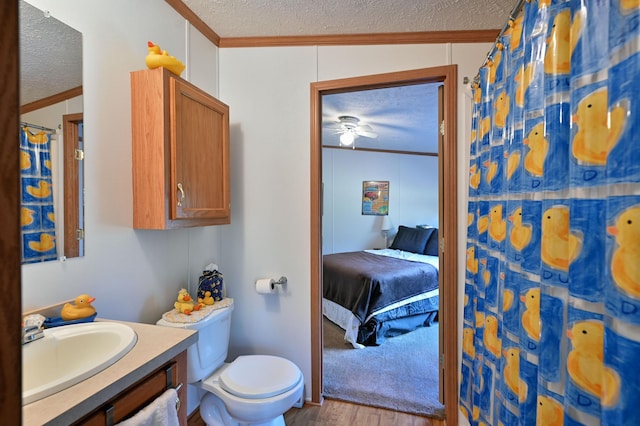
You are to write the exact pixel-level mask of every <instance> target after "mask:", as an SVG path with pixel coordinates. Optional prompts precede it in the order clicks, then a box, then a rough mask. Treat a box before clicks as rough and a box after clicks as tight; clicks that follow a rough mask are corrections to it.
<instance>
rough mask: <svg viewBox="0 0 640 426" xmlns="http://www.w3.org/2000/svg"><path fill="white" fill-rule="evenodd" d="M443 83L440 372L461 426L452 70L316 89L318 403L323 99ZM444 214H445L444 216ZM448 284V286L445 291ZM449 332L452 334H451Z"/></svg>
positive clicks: (315, 379) (452, 415)
mask: <svg viewBox="0 0 640 426" xmlns="http://www.w3.org/2000/svg"><path fill="white" fill-rule="evenodd" d="M438 82H441V83H442V87H443V121H442V122H443V126H442V130H443V135H442V138H441V142H440V146H439V156H438V168H439V170H440V175H439V178H440V179H439V186H440V191H439V193H440V194H439V200H438V204H439V210H440V213H441V214H440V215H439V216H440V218H439V228H440V325H441V327H440V329H441V330H442V331H441V341H440V352H441V355H440V368H441V372H442V373H441V377H442V378H443V379H442V380H441V386H442V388H443V389H442V395H443V400H444V401H443V402H444V404H445V413H446V418H447V422H452V424H456V423H457V403H456V401H457V384H458V381H457V368H458V360H457V358H458V349H457V340H458V339H457V336H456V331H457V329H458V326H457V323H458V318H457V299H458V291H457V282H458V280H457V239H458V238H457V234H458V233H457V220H456V218H457V166H456V163H457V147H456V143H457V119H456V117H457V102H456V100H457V67H456V65H448V66H442V67H435V68H424V69H418V70H411V71H401V72H394V73H386V74H376V75H370V76H363V77H354V78H346V79H340V80H331V81H324V82H317V83H312V84H311V164H310V168H311V179H310V180H311V191H310V203H311V218H310V219H311V227H310V232H311V235H310V237H311V238H310V240H311V277H310V279H311V339H312V341H311V368H312V383H311V388H312V389H311V396H312V403H317V404H321V403H322V399H323V395H322V389H323V385H322V346H323V345H322V344H323V340H322V339H323V337H322V199H321V194H322V193H323V191H322V138H321V128H322V96H323V95H325V94H332V93H341V92H346V91H358V90H366V89H372V88H383V87H393V86H403V85H409V84H420V83H438ZM443 212H444V214H443ZM444 283H448V285H445V284H444ZM447 330H451V331H450V332H449V331H447Z"/></svg>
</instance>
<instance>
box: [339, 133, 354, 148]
mask: <svg viewBox="0 0 640 426" xmlns="http://www.w3.org/2000/svg"><path fill="white" fill-rule="evenodd" d="M354 140H355V137H354V135H353V133H351V132H345V133H343V134H341V135H340V143H341V144H342V145H347V146H349V145H351V144H352V143H353V141H354Z"/></svg>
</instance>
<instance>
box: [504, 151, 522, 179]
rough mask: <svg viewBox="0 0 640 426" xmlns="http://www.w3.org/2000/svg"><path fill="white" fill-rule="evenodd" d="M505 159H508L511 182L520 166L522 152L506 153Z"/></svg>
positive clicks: (508, 174) (508, 177)
mask: <svg viewBox="0 0 640 426" xmlns="http://www.w3.org/2000/svg"><path fill="white" fill-rule="evenodd" d="M504 158H506V159H507V180H511V176H513V174H514V173H515V172H516V170H517V169H518V166H519V165H520V151H519V150H516V151H513V152H511V153H509V152H507V151H505V152H504Z"/></svg>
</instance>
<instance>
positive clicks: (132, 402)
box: [74, 351, 187, 426]
mask: <svg viewBox="0 0 640 426" xmlns="http://www.w3.org/2000/svg"><path fill="white" fill-rule="evenodd" d="M186 380H187V352H186V351H184V352H182V353H181V354H180V355H178V356H177V357H175V358H173V359H172V360H170V361H169V362H168V363H166V364H165V365H163V366H162V367H160V368H158V369H157V370H155V371H154V372H153V373H151V374H149V375H148V376H146V377H145V378H143V379H142V380H140V381H139V382H137V383H136V384H134V385H133V386H130V387H129V388H128V389H126V390H125V391H123V392H121V393H120V394H119V395H118V396H116V397H115V398H113V399H111V400H110V401H108V402H107V403H105V404H103V405H102V406H101V407H100V408H98V409H96V410H94V411H93V412H92V413H91V414H89V415H87V416H85V417H84V418H83V419H81V420H79V421H78V422H76V423H74V425H83V426H105V425H113V424H116V423H119V422H121V421H123V420H125V419H127V418H129V417H132V416H134V415H135V414H136V413H138V411H140V410H142V409H143V408H144V407H146V406H148V405H149V404H151V403H152V402H153V401H154V400H155V399H156V398H158V397H159V396H160V395H162V394H163V393H164V392H165V391H166V390H167V389H168V388H170V387H176V386H178V385H179V384H180V383H182V386H181V387H180V389H178V398H179V399H180V401H181V402H180V406H179V408H178V419H179V420H180V425H182V426H186V425H187V386H186V385H187V382H186Z"/></svg>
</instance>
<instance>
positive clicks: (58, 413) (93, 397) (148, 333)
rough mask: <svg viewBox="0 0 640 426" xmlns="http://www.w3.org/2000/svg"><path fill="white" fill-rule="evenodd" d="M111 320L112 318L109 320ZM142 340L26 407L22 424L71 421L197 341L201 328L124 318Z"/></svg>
mask: <svg viewBox="0 0 640 426" xmlns="http://www.w3.org/2000/svg"><path fill="white" fill-rule="evenodd" d="M107 321H111V320H107ZM114 322H121V323H123V324H126V325H128V326H130V327H131V328H132V329H133V330H134V331H135V332H136V334H137V336H138V340H137V342H136V344H135V346H134V347H133V349H131V351H129V353H127V354H126V355H125V356H124V357H122V358H121V359H120V360H119V361H117V362H116V363H115V364H113V365H111V366H110V367H108V368H106V369H104V370H102V371H101V372H100V373H98V374H96V375H94V376H92V377H89V378H88V379H86V380H83V381H82V382H80V383H78V384H76V385H74V386H71V387H70V388H67V389H65V390H63V391H60V392H58V393H56V394H54V395H51V396H49V397H47V398H43V399H41V400H39V401H34V402H32V403H31V404H27V405H24V406H23V407H22V424H23V425H26V426H29V425H53V424H71V423H72V422H74V421H76V420H78V419H80V418H81V417H83V416H84V415H86V414H88V413H90V412H91V411H93V410H95V409H96V408H98V407H100V406H101V405H102V404H104V403H105V402H107V401H109V400H110V399H111V398H113V397H114V396H116V395H118V394H119V393H120V392H122V391H123V390H125V389H126V388H128V387H129V386H131V385H133V384H135V383H136V382H137V381H139V380H140V379H142V378H144V377H145V376H147V375H148V374H149V373H151V372H153V371H154V370H156V369H157V368H159V367H161V366H162V365H163V364H164V363H166V362H167V361H169V360H170V359H172V358H174V357H176V356H177V355H178V354H180V353H181V352H182V351H184V350H186V349H187V348H188V347H189V346H191V345H192V344H193V343H195V342H196V341H197V339H198V334H197V331H195V330H187V329H184V328H173V327H161V326H157V325H149V324H139V323H131V322H124V321H114Z"/></svg>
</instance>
